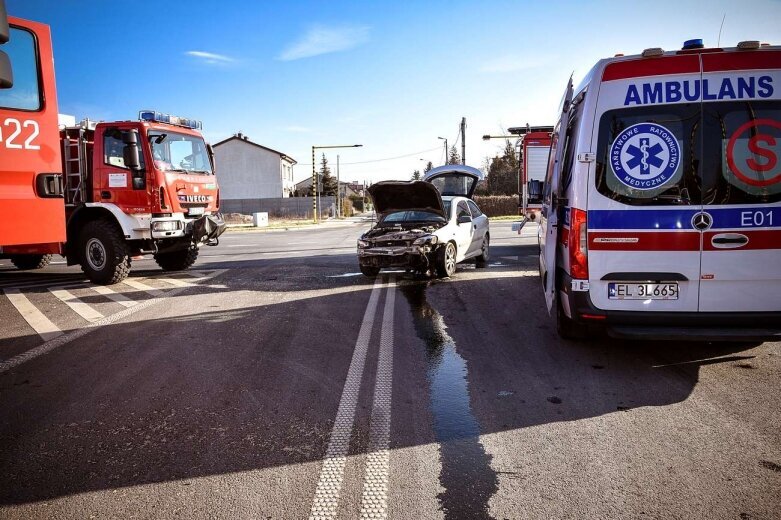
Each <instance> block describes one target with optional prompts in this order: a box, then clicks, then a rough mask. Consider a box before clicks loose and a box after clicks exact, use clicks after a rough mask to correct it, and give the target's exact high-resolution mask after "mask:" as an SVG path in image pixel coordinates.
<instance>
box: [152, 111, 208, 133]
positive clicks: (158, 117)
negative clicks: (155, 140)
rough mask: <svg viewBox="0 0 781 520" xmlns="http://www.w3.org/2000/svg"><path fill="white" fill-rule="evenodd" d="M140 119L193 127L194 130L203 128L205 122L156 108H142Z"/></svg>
mask: <svg viewBox="0 0 781 520" xmlns="http://www.w3.org/2000/svg"><path fill="white" fill-rule="evenodd" d="M138 120H139V121H150V122H155V123H168V124H169V125H176V126H183V127H185V128H192V129H193V130H202V129H203V123H201V122H200V121H196V120H195V119H185V118H184V117H179V116H172V115H170V114H163V113H162V112H156V111H154V110H141V111H140V112H139V113H138Z"/></svg>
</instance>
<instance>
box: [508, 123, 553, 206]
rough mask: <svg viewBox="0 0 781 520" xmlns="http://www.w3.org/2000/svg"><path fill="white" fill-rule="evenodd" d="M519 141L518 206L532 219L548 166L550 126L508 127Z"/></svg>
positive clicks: (538, 204) (540, 202) (540, 196)
mask: <svg viewBox="0 0 781 520" xmlns="http://www.w3.org/2000/svg"><path fill="white" fill-rule="evenodd" d="M507 131H508V132H510V133H511V134H513V135H517V136H518V139H519V141H520V148H521V160H520V168H521V171H520V172H519V176H518V179H519V186H518V188H519V189H518V193H519V196H520V200H519V201H518V206H519V209H520V211H521V215H523V216H525V217H526V218H528V219H531V220H534V219H535V218H536V216H535V215H536V212H538V211H539V210H540V208H541V207H542V188H543V184H544V183H545V172H546V170H547V167H548V152H549V150H550V143H551V132H553V127H552V126H529V125H526V126H519V127H513V128H508V129H507Z"/></svg>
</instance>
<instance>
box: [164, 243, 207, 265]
mask: <svg viewBox="0 0 781 520" xmlns="http://www.w3.org/2000/svg"><path fill="white" fill-rule="evenodd" d="M197 259H198V247H197V246H196V245H195V244H191V245H190V246H189V247H188V248H187V249H182V250H180V251H174V252H172V253H160V254H157V255H155V262H157V265H159V266H160V267H161V268H162V269H163V271H184V270H185V269H187V268H188V267H190V266H191V265H193V264H194V263H195V261H196V260H197Z"/></svg>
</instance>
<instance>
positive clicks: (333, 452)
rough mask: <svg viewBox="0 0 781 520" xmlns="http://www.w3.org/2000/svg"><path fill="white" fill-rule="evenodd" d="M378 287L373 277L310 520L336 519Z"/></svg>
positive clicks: (379, 285)
mask: <svg viewBox="0 0 781 520" xmlns="http://www.w3.org/2000/svg"><path fill="white" fill-rule="evenodd" d="M381 288H382V281H381V278H377V281H376V282H374V287H373V288H372V292H371V296H369V303H368V304H367V305H366V312H365V313H364V315H363V321H362V322H361V328H360V330H359V332H358V339H357V340H356V342H355V349H354V350H353V356H352V360H351V361H350V368H349V369H348V371H347V379H346V380H345V382H344V389H343V390H342V397H341V399H340V400H339V408H338V410H337V412H336V420H335V421H334V427H333V429H332V431H331V439H330V441H329V442H328V449H327V450H326V453H325V460H324V461H323V467H322V468H321V470H320V479H319V480H318V482H317V489H316V490H315V496H314V499H313V501H312V509H311V510H310V512H309V518H310V520H324V519H329V518H336V513H337V511H338V509H339V495H340V493H341V490H342V479H343V478H344V465H345V462H346V461H347V453H348V450H349V448H350V437H352V432H353V424H354V422H355V408H356V406H357V404H358V392H359V391H360V388H361V379H362V378H363V371H364V367H365V365H366V351H367V350H368V348H369V340H370V339H371V334H372V328H373V327H374V315H375V313H376V311H377V300H378V299H379V295H380V291H381Z"/></svg>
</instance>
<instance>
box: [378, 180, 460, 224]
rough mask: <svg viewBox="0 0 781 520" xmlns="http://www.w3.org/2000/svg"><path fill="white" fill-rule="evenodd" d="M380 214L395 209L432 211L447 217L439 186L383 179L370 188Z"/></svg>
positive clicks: (385, 213)
mask: <svg viewBox="0 0 781 520" xmlns="http://www.w3.org/2000/svg"><path fill="white" fill-rule="evenodd" d="M368 192H369V195H370V196H371V198H372V200H373V201H374V209H375V210H376V211H377V214H378V215H387V214H388V213H393V212H394V211H430V212H431V213H434V214H436V215H439V216H441V217H443V218H445V219H447V215H445V206H444V204H442V196H441V195H440V194H439V191H437V188H436V187H435V186H434V185H433V184H431V183H429V182H423V181H381V182H377V183H375V184H372V185H371V186H370V187H369V189H368Z"/></svg>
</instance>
